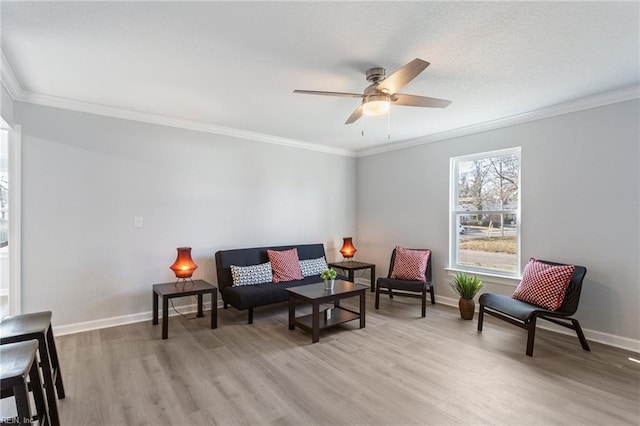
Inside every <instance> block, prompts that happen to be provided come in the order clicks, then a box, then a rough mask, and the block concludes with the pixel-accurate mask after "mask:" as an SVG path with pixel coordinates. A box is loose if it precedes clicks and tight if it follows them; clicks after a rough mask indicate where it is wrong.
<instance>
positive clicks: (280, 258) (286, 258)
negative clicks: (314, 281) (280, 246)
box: [267, 248, 304, 283]
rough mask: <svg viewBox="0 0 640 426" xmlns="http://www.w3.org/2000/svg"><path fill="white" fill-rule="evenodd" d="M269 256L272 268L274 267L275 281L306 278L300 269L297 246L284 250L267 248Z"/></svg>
mask: <svg viewBox="0 0 640 426" xmlns="http://www.w3.org/2000/svg"><path fill="white" fill-rule="evenodd" d="M267 256H269V261H270V262H271V269H273V282H274V283H281V282H283V281H293V280H301V279H303V278H304V277H303V276H302V271H301V270H300V263H299V262H300V261H299V259H298V249H297V248H292V249H290V250H284V251H277V250H267Z"/></svg>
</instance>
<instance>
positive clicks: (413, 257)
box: [389, 247, 431, 281]
mask: <svg viewBox="0 0 640 426" xmlns="http://www.w3.org/2000/svg"><path fill="white" fill-rule="evenodd" d="M430 255H431V250H411V249H406V248H402V247H396V258H395V261H394V262H393V271H391V275H389V278H393V279H396V280H411V281H426V279H427V278H426V276H425V273H426V272H427V262H428V261H429V256H430Z"/></svg>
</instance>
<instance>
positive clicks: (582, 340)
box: [571, 318, 591, 352]
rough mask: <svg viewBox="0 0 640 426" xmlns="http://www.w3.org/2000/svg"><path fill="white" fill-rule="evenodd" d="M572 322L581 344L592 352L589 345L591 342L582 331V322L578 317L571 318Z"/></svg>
mask: <svg viewBox="0 0 640 426" xmlns="http://www.w3.org/2000/svg"><path fill="white" fill-rule="evenodd" d="M571 323H572V324H573V329H574V330H575V331H576V334H577V335H578V339H580V344H581V345H582V349H584V350H585V351H589V352H591V348H590V347H589V343H587V339H585V337H584V333H583V332H582V327H580V322H578V320H577V319H573V318H571Z"/></svg>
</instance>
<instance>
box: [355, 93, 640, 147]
mask: <svg viewBox="0 0 640 426" xmlns="http://www.w3.org/2000/svg"><path fill="white" fill-rule="evenodd" d="M638 98H640V86H632V87H627V88H625V89H620V90H616V91H613V92H607V93H602V94H599V95H594V96H588V97H585V98H580V99H576V100H574V101H570V102H565V103H562V104H558V105H554V106H551V107H547V108H542V109H539V110H535V111H530V112H525V113H522V114H518V115H513V116H510V117H505V118H500V119H497V120H492V121H486V122H484V123H479V124H473V125H471V126H465V127H460V128H458V129H453V130H447V131H445V132H441V133H434V134H432V135H428V136H422V137H419V138H416V139H411V140H407V141H403V142H399V143H394V144H390V145H383V146H378V147H374V148H370V149H363V150H360V151H357V152H356V157H358V158H360V157H366V156H369V155H375V154H381V153H384V152H390V151H397V150H399V149H406V148H411V147H414V146H419V145H424V144H428V143H433V142H440V141H444V140H447V139H453V138H458V137H461V136H468V135H472V134H474V133H481V132H486V131H489V130H495V129H501V128H503V127H509V126H514V125H516V124H522V123H527V122H530V121H536V120H542V119H544V118H550V117H556V116H559V115H564V114H569V113H572V112H577V111H583V110H587V109H591V108H597V107H600V106H605V105H610V104H615V103H618V102H625V101H630V100H632V99H638Z"/></svg>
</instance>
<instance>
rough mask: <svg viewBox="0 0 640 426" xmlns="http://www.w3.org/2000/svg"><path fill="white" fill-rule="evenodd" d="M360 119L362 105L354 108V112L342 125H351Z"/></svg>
mask: <svg viewBox="0 0 640 426" xmlns="http://www.w3.org/2000/svg"><path fill="white" fill-rule="evenodd" d="M360 117H362V105H360V106H359V107H358V108H356V110H355V111H353V112H352V113H351V115H350V116H349V118H347V121H345V122H344V124H351V123H353V122H355V121H356V120H358V119H359V118H360Z"/></svg>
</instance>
